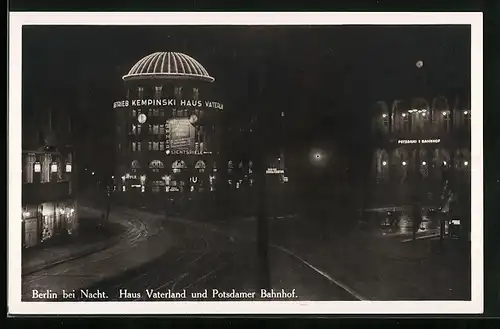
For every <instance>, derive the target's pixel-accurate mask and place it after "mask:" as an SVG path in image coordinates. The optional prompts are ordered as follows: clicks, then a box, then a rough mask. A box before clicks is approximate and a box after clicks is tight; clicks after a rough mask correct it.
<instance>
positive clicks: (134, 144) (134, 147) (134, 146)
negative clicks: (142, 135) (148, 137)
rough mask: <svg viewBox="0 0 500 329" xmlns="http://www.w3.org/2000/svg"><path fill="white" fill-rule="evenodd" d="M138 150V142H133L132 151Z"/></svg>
mask: <svg viewBox="0 0 500 329" xmlns="http://www.w3.org/2000/svg"><path fill="white" fill-rule="evenodd" d="M136 150H137V147H136V142H132V152H135V151H136Z"/></svg>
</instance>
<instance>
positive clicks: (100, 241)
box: [22, 209, 125, 276]
mask: <svg viewBox="0 0 500 329" xmlns="http://www.w3.org/2000/svg"><path fill="white" fill-rule="evenodd" d="M79 214H80V215H79V229H78V235H76V236H74V237H68V238H67V239H64V241H61V243H58V244H49V245H46V246H44V245H40V246H36V247H33V248H30V249H24V250H23V251H22V275H23V276H25V275H29V274H32V273H35V272H38V271H41V270H44V269H47V268H49V267H52V266H56V265H58V264H61V263H64V262H67V261H70V260H74V259H77V258H81V257H84V256H87V255H90V254H92V253H95V252H98V251H101V250H103V249H106V248H108V247H110V246H112V245H114V244H116V243H118V241H119V240H120V236H121V234H123V233H124V232H125V228H124V227H123V226H121V225H119V224H117V223H109V222H107V223H104V224H103V223H101V220H100V219H99V217H98V216H96V214H92V213H89V212H88V211H87V212H86V211H84V210H83V209H79Z"/></svg>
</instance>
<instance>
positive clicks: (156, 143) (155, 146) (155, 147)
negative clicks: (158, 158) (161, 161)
mask: <svg viewBox="0 0 500 329" xmlns="http://www.w3.org/2000/svg"><path fill="white" fill-rule="evenodd" d="M158 145H159V143H158V142H153V151H158V148H159V147H158Z"/></svg>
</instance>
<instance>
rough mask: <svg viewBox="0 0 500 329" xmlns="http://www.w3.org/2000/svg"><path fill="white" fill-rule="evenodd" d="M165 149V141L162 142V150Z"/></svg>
mask: <svg viewBox="0 0 500 329" xmlns="http://www.w3.org/2000/svg"><path fill="white" fill-rule="evenodd" d="M164 149H165V142H160V151H163V150H164Z"/></svg>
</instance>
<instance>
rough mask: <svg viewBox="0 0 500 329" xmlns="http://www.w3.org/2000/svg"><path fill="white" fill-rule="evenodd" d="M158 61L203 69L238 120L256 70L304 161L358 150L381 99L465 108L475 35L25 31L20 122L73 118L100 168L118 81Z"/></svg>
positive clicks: (435, 30)
mask: <svg viewBox="0 0 500 329" xmlns="http://www.w3.org/2000/svg"><path fill="white" fill-rule="evenodd" d="M156 51H175V52H183V53H186V54H188V55H190V56H192V57H193V58H195V59H197V60H198V61H199V62H200V63H201V64H202V65H203V66H204V67H205V68H206V69H207V70H208V72H209V73H210V74H211V75H212V76H214V77H215V78H216V81H215V83H216V85H217V89H218V90H219V91H220V95H221V100H223V102H224V103H225V106H226V109H227V110H228V111H234V113H245V112H248V111H252V109H253V108H254V107H255V106H256V105H255V104H256V100H255V96H254V95H255V94H254V92H253V91H252V90H251V89H250V88H249V81H250V80H251V79H250V77H252V76H253V75H252V74H253V73H252V72H255V71H256V70H257V68H259V69H260V70H261V72H263V74H264V77H265V79H264V80H263V81H265V83H264V82H261V83H263V93H262V99H261V102H260V103H259V104H260V105H259V106H260V107H263V108H265V110H266V111H281V109H286V111H287V115H288V122H289V131H290V134H289V136H286V138H287V141H289V142H288V143H290V144H294V145H302V146H303V148H304V150H305V149H307V147H310V146H312V145H314V144H315V143H319V144H321V143H327V142H325V141H328V140H330V139H335V140H341V141H342V140H344V141H348V142H347V144H349V145H350V146H353V145H354V144H357V143H360V142H362V140H363V139H365V138H368V136H369V135H368V134H369V131H368V127H369V125H368V123H369V120H368V118H369V117H370V111H371V110H373V104H374V103H375V102H376V101H378V100H385V101H386V102H387V103H389V104H390V103H391V102H392V101H393V100H394V99H406V98H410V97H416V96H420V95H421V94H428V95H429V96H436V95H446V96H447V97H449V99H450V100H451V99H453V98H454V97H455V96H456V95H460V96H461V97H463V98H465V99H467V98H468V95H469V89H470V28H469V27H468V26H428V27H426V26H417V27H394V26H391V27H383V26H364V27H361V26H331V27H318V26H316V27H306V26H302V27H223V26H218V27H203V26H198V27H196V26H195V27H193V26H190V27H110V26H103V27H96V26H81V27H65V26H57V27H46V26H45V27H24V28H23V113H24V115H25V116H26V115H29V114H30V113H33V112H34V111H36V110H37V108H39V107H52V108H54V109H56V108H57V109H59V110H64V111H70V112H72V113H73V115H74V118H75V127H74V129H75V130H76V131H77V132H78V136H80V137H82V138H81V140H80V141H79V143H77V144H78V145H79V149H80V159H81V160H82V161H83V162H85V164H86V165H88V166H96V167H97V166H98V164H100V165H102V161H103V160H102V159H103V155H106V154H110V152H113V151H112V150H113V148H112V147H113V140H112V138H113V132H114V129H113V120H112V114H113V112H112V102H113V101H114V100H118V99H121V98H123V97H124V90H123V81H122V80H121V77H122V76H123V75H124V74H126V73H127V72H128V70H129V69H130V68H131V67H132V66H133V65H134V64H135V63H136V62H137V61H138V60H139V59H141V58H142V57H144V56H146V55H148V54H150V53H152V52H156ZM418 60H422V61H424V69H423V70H424V71H422V70H420V71H418V69H417V68H416V66H415V63H416V62H417V61H418ZM297 148H300V147H299V146H297ZM90 150H91V151H90Z"/></svg>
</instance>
